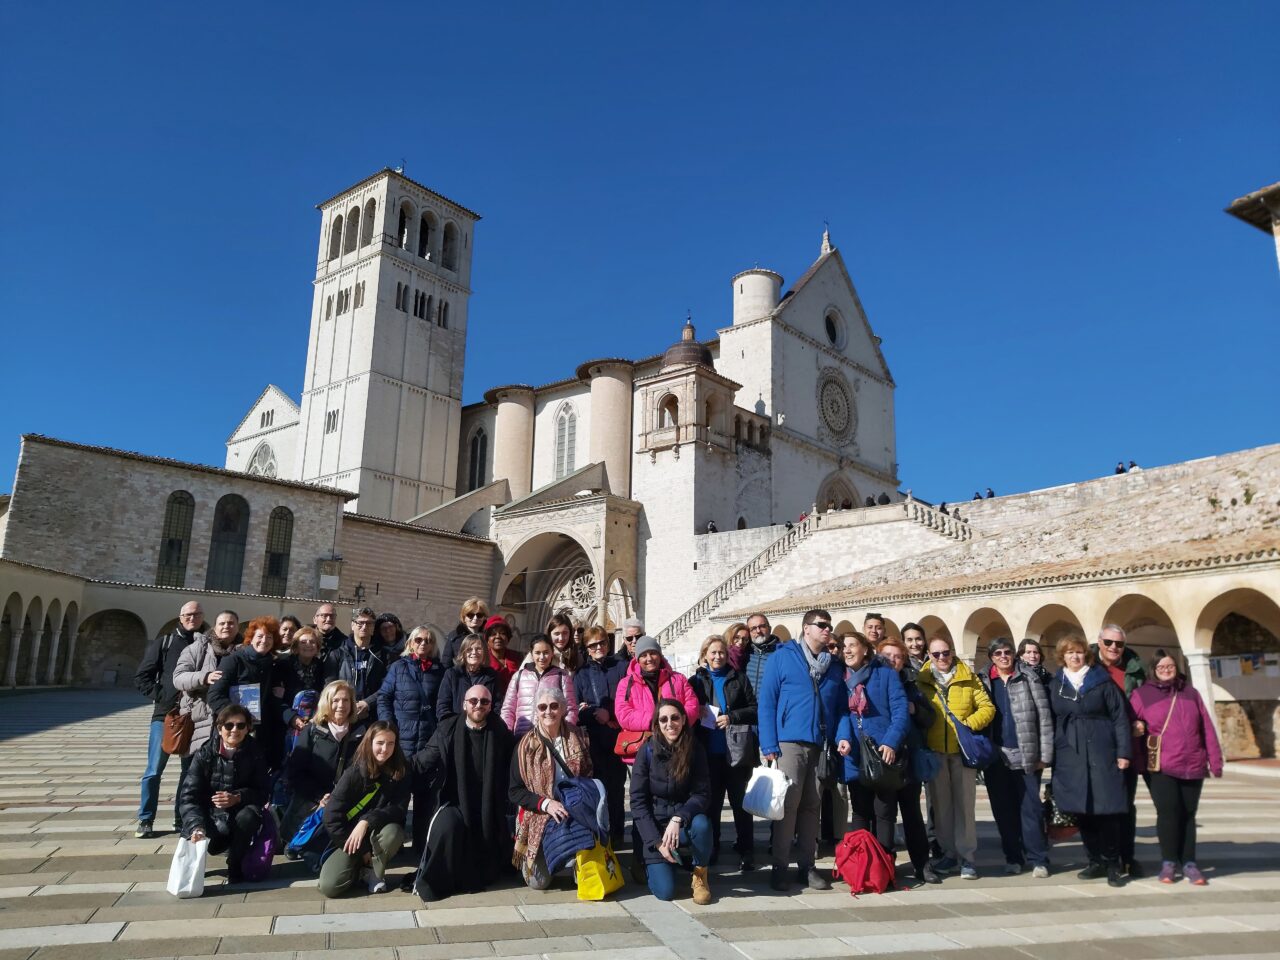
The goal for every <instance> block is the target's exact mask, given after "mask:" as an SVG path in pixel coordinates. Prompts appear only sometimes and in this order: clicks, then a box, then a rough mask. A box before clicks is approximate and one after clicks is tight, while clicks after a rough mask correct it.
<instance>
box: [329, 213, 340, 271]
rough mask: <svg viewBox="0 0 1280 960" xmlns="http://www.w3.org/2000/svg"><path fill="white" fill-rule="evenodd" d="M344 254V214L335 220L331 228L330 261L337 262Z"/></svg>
mask: <svg viewBox="0 0 1280 960" xmlns="http://www.w3.org/2000/svg"><path fill="white" fill-rule="evenodd" d="M341 254H342V214H338V215H337V216H336V217H334V218H333V225H332V226H330V227H329V259H330V260H337V259H338V257H339V256H341Z"/></svg>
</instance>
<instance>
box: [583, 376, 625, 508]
mask: <svg viewBox="0 0 1280 960" xmlns="http://www.w3.org/2000/svg"><path fill="white" fill-rule="evenodd" d="M584 373H585V374H586V375H587V376H588V377H589V378H590V380H591V448H590V449H591V462H592V463H598V462H600V461H601V460H603V461H604V465H605V470H606V471H607V472H608V474H609V492H610V493H612V494H613V495H614V496H618V497H626V498H627V499H630V498H631V436H632V429H631V411H632V406H633V404H632V388H631V384H632V375H633V373H634V368H633V366H632V364H631V363H630V362H629V361H626V360H599V361H593V362H591V363H586V364H583V365H582V367H579V369H578V375H579V376H580V377H581V376H582V375H583V374H584Z"/></svg>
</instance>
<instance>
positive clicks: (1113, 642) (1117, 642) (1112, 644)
mask: <svg viewBox="0 0 1280 960" xmlns="http://www.w3.org/2000/svg"><path fill="white" fill-rule="evenodd" d="M1098 642H1099V643H1101V644H1102V645H1103V646H1104V647H1120V648H1121V649H1122V650H1123V649H1124V641H1123V640H1099V641H1098Z"/></svg>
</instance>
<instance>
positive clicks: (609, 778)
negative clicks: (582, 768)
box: [590, 737, 627, 848]
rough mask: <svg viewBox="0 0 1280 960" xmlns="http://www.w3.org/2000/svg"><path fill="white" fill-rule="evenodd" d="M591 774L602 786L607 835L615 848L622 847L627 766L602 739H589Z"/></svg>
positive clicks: (610, 745) (611, 746)
mask: <svg viewBox="0 0 1280 960" xmlns="http://www.w3.org/2000/svg"><path fill="white" fill-rule="evenodd" d="M590 747H591V772H592V774H593V775H594V776H595V778H596V779H597V780H599V781H600V782H601V783H602V784H604V793H605V801H606V805H607V806H608V808H609V833H610V835H611V836H612V838H613V845H614V847H616V848H620V847H621V846H622V838H623V835H624V825H625V823H626V816H627V813H626V805H625V798H626V795H627V789H626V784H627V765H626V764H625V763H623V762H622V758H621V757H619V756H617V755H616V754H615V753H614V752H613V745H612V744H606V743H605V742H604V741H603V738H601V739H600V740H597V739H596V738H595V737H592V738H591V742H590Z"/></svg>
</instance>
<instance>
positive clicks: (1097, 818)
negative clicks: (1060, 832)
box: [1076, 813, 1129, 866]
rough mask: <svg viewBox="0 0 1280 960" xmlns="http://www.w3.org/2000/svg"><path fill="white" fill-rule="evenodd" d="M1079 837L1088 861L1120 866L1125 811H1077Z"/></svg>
mask: <svg viewBox="0 0 1280 960" xmlns="http://www.w3.org/2000/svg"><path fill="white" fill-rule="evenodd" d="M1076 822H1077V823H1079V824H1080V839H1081V840H1082V841H1083V842H1084V850H1085V853H1087V854H1088V855H1089V862H1090V863H1106V864H1115V865H1116V866H1120V865H1122V864H1123V863H1125V862H1127V861H1125V860H1124V859H1123V853H1122V851H1123V850H1124V836H1125V830H1126V829H1127V827H1128V823H1129V815H1128V814H1127V813H1078V814H1076Z"/></svg>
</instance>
